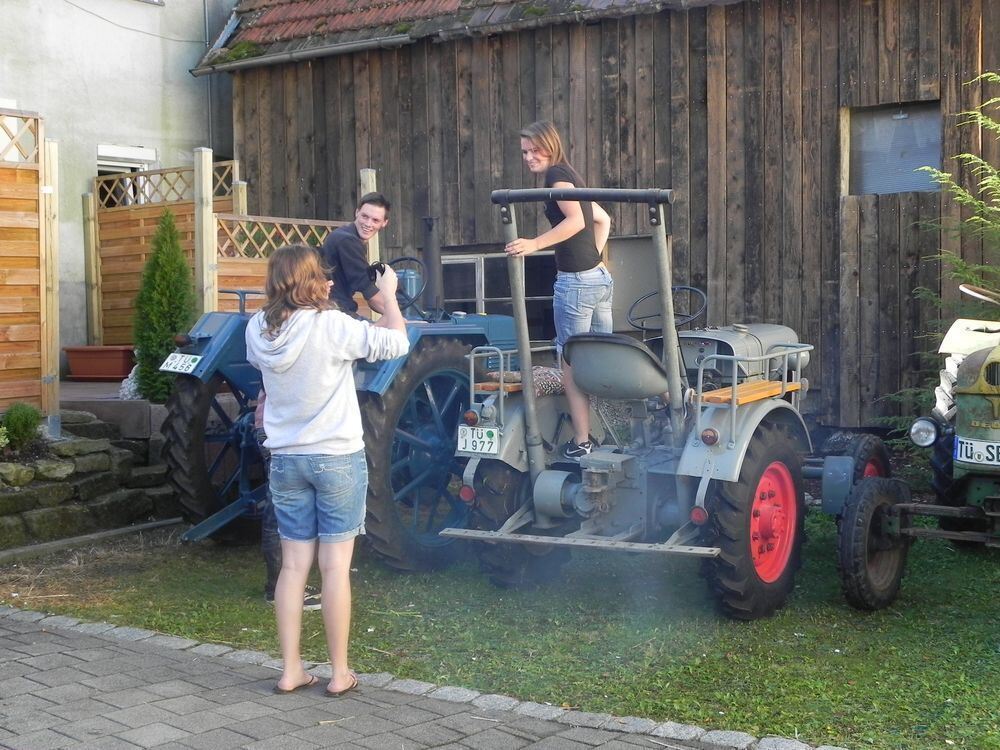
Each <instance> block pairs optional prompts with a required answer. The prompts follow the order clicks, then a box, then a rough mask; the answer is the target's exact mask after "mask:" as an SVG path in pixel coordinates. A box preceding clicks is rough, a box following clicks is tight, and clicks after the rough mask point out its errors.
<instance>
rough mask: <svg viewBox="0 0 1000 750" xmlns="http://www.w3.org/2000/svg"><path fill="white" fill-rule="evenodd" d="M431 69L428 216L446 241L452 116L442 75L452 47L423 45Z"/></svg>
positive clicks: (428, 138)
mask: <svg viewBox="0 0 1000 750" xmlns="http://www.w3.org/2000/svg"><path fill="white" fill-rule="evenodd" d="M420 44H421V47H423V50H424V57H425V59H426V61H427V62H426V66H427V83H426V86H425V93H424V96H425V97H426V99H427V141H428V142H427V216H429V217H431V218H433V219H434V221H435V227H436V229H437V233H438V237H439V239H440V241H442V242H444V241H445V238H446V236H447V235H446V234H445V231H446V225H445V221H444V216H445V205H444V202H445V185H444V173H443V169H442V167H443V161H444V157H443V152H444V130H445V126H446V124H447V120H448V117H449V115H450V114H451V113H449V112H448V110H446V109H445V108H444V101H445V99H446V98H447V96H446V94H447V84H446V78H445V76H443V75H442V72H441V68H442V64H441V62H442V61H443V60H444V58H445V57H446V56H447V55H449V54H453V47H452V46H451V45H448V44H439V45H432V44H430V42H427V41H425V42H421V43H420Z"/></svg>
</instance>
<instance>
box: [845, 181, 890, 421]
mask: <svg viewBox="0 0 1000 750" xmlns="http://www.w3.org/2000/svg"><path fill="white" fill-rule="evenodd" d="M878 198H879V196H875V195H862V196H860V197H859V198H858V207H859V218H858V262H859V267H860V272H861V274H860V279H859V284H858V352H859V356H858V377H859V386H860V388H859V391H858V392H857V393H855V394H854V398H855V399H858V398H859V397H860V399H859V400H860V410H861V411H860V420H861V422H860V424H861V425H863V426H870V425H874V424H875V418H876V416H877V412H876V406H875V398H876V397H877V396H878V385H879V363H880V362H881V352H880V347H879V345H880V343H881V339H882V336H881V334H880V331H879V305H880V304H881V303H882V300H881V299H879V257H878V253H879V241H878V230H879V223H878ZM843 395H844V396H845V397H848V398H849V397H851V394H849V393H848V394H843Z"/></svg>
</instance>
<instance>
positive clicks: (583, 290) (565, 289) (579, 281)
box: [552, 265, 615, 353]
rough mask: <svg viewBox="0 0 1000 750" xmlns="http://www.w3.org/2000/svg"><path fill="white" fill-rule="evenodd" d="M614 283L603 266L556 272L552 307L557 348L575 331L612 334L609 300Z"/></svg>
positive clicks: (575, 332)
mask: <svg viewBox="0 0 1000 750" xmlns="http://www.w3.org/2000/svg"><path fill="white" fill-rule="evenodd" d="M614 290H615V282H614V279H612V278H611V274H610V273H609V272H608V269H606V268H605V267H604V266H603V265H601V266H597V267H596V268H591V269H590V270H589V271H580V272H579V273H571V272H569V271H559V272H557V273H556V283H555V286H554V288H553V294H552V308H553V314H554V317H555V324H556V350H557V351H558V352H560V353H562V348H563V345H564V344H565V343H566V340H567V339H568V338H569V337H570V336H573V335H574V334H577V333H589V332H591V331H593V332H594V333H611V332H612V330H613V323H612V320H611V301H612V297H613V295H614Z"/></svg>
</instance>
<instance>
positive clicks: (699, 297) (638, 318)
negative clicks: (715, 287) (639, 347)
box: [625, 285, 708, 332]
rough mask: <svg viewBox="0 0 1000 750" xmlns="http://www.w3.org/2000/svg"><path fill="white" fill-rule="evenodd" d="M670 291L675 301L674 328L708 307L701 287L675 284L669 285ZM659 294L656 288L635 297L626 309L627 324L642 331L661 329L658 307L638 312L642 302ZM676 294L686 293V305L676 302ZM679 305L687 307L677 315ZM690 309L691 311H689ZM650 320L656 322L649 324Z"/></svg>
mask: <svg viewBox="0 0 1000 750" xmlns="http://www.w3.org/2000/svg"><path fill="white" fill-rule="evenodd" d="M670 291H671V293H672V294H673V295H674V302H675V304H674V327H675V328H680V327H681V326H682V325H686V324H687V323H690V322H691V321H693V320H695V319H696V318H699V317H701V316H702V315H704V313H705V310H706V309H707V308H708V296H707V295H706V294H705V293H704V292H703V291H702V290H701V289H698V288H697V287H694V286H683V285H682V286H675V287H671V290H670ZM659 294H660V290H659V289H657V290H655V291H652V292H650V293H649V294H644V295H642V296H641V297H639V299H637V300H636V301H635V302H633V303H632V306H631V307H630V308H629V309H628V312H627V313H625V319H626V320H627V321H628V324H629V325H630V326H632V327H633V328H634V329H636V330H637V331H643V332H646V331H660V330H662V329H663V321H662V320H659V319H660V318H662V317H663V311H662V310H661V309H660V308H659V307H657V308H656V311H655V312H651V313H648V314H645V315H644V314H640V313H639V308H640V307H641V306H642V303H643V302H645V301H646V300H649V299H652V298H653V297H657V296H659ZM678 294H680V295H687V297H688V304H687V305H678V304H676V302H677V301H678ZM679 307H683V308H685V309H687V310H688V312H686V313H681V314H679V315H678V314H677V308H679ZM692 310H693V312H691V311H692ZM650 321H657V324H656V325H655V326H654V325H652V324H650Z"/></svg>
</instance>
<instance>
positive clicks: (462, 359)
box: [160, 258, 514, 570]
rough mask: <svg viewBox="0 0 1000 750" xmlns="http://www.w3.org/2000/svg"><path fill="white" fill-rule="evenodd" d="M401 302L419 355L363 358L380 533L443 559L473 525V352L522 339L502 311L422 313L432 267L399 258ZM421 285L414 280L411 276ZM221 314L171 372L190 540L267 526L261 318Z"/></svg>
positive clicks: (180, 486)
mask: <svg viewBox="0 0 1000 750" xmlns="http://www.w3.org/2000/svg"><path fill="white" fill-rule="evenodd" d="M403 264H405V265H408V266H412V265H414V264H415V265H416V266H417V268H416V269H413V268H407V269H401V270H400V273H399V275H400V279H401V282H403V283H401V287H402V286H404V285H406V286H407V289H405V290H403V291H401V300H400V301H401V306H403V307H404V308H405V313H406V315H407V318H408V323H407V334H408V336H409V339H410V352H409V354H408V355H407V356H405V357H401V358H399V359H394V360H391V361H388V362H379V363H374V364H371V363H367V362H359V363H358V368H357V374H356V383H357V390H358V398H359V401H360V403H361V412H362V419H363V422H364V429H365V447H366V451H367V454H368V461H369V470H370V472H369V495H368V518H367V520H366V526H367V532H368V540H369V542H370V544H371V546H372V548H373V549H374V550H375V552H376V553H378V555H379V556H380V557H381V558H382V559H383V560H384V561H385V562H386V563H388V564H389V565H390V566H392V567H395V568H398V569H402V570H419V569H428V568H434V567H438V566H440V565H443V564H446V563H447V562H449V561H450V560H451V559H452V558H453V557H454V552H455V548H456V546H457V545H456V543H455V542H453V541H452V540H450V539H446V538H443V537H441V536H439V535H438V531H440V530H441V529H442V528H444V527H456V526H457V527H462V526H464V525H465V524H466V523H467V519H468V515H469V509H468V506H466V505H465V504H464V503H462V502H461V501H459V500H458V499H457V497H456V494H455V492H456V489H457V486H458V480H459V478H460V477H461V476H462V473H463V471H464V464H465V459H463V458H461V457H458V456H456V455H455V440H456V438H455V433H454V425H455V424H456V422H457V421H458V420H459V418H460V416H461V415H462V413H464V412H465V411H466V410H467V409H468V407H469V385H468V378H467V362H466V355H467V354H468V353H469V352H470V351H471V350H472V348H473V347H475V346H480V345H493V346H498V347H510V346H512V345H513V343H514V334H513V321H512V320H511V318H509V317H505V316H499V315H464V314H455V315H448V314H446V313H443V312H440V311H439V312H436V313H434V314H429V313H428V312H427V311H424V310H421V309H420V308H419V307H418V305H417V303H416V298H417V297H418V296H419V294H420V279H421V278H422V274H421V273H420V264H419V262H417V261H415V260H414V259H413V258H399V259H396V260H394V261H392V262H391V263H390V265H393V266H398V265H403ZM408 281H409V282H412V283H410V284H405V282H408ZM231 293H234V294H237V295H238V296H239V297H240V309H241V311H240V312H239V313H225V312H210V313H207V314H205V315H203V316H202V317H201V318H200V319H199V320H198V322H197V323H196V324H195V325H194V327H193V328H192V329H191V331H190V332H189V333H187V334H184V335H182V336H178V337H177V345H178V348H177V350H176V351H175V352H174V353H173V354H171V355H170V356H169V357H168V358H167V360H166V361H165V362H164V363H163V365H162V366H161V368H160V369H161V370H164V371H167V372H174V373H176V374H177V379H176V382H175V387H174V391H173V394H172V395H171V397H170V399H169V400H168V402H167V417H166V420H165V422H164V424H163V428H162V429H163V434H164V436H165V438H166V445H165V448H164V457H165V460H166V462H167V464H168V465H169V467H170V481H171V482H172V484H173V485H174V487H175V488H176V489H177V491H178V493H179V496H180V502H181V505H182V506H183V508H184V513H185V515H186V517H187V520H189V521H190V522H192V523H193V524H195V526H194V527H193V528H192V529H190V530H189V531H188V532H187V533H186V534H185V535H184V538H185V539H186V540H189V541H193V540H197V539H203V538H205V537H209V536H210V537H212V538H214V539H217V540H220V541H227V540H228V541H242V540H245V539H247V538H248V537H249V536H250V535H251V534H252V533H253V532H254V531H255V530H256V527H257V522H258V521H259V508H260V506H261V501H262V500H263V499H264V496H265V491H266V480H267V478H266V476H265V475H264V470H263V462H262V460H261V457H260V454H259V451H258V448H257V443H256V441H255V439H254V429H253V411H254V407H255V405H256V399H257V394H258V392H259V390H260V386H261V376H260V373H259V372H258V371H257V370H256V369H255V368H254V367H252V366H251V365H250V364H249V363H248V362H247V360H246V343H245V339H244V331H245V329H246V324H247V321H248V320H249V318H250V315H249V314H248V313H246V312H245V307H246V304H245V301H246V297H247V294H250V292H245V291H233V292H231Z"/></svg>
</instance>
